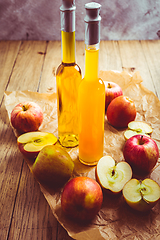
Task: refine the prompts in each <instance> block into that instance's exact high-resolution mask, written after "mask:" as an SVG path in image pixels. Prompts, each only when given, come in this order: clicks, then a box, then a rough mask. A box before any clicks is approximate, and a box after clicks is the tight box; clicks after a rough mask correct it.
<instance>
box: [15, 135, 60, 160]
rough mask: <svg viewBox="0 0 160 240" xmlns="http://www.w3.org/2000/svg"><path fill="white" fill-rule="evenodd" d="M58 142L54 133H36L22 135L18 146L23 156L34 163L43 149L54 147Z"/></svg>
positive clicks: (18, 140) (18, 139)
mask: <svg viewBox="0 0 160 240" xmlns="http://www.w3.org/2000/svg"><path fill="white" fill-rule="evenodd" d="M57 140H58V139H57V138H56V137H55V136H54V135H53V134H52V133H48V132H40V131H36V132H28V133H24V134H22V135H20V136H19V137H18V138H17V144H18V148H19V150H20V152H21V153H22V154H23V156H24V157H26V158H27V159H28V160H30V163H33V162H34V160H35V159H36V157H37V155H38V154H39V152H40V150H41V149H42V148H43V147H45V146H47V145H53V144H55V143H56V142H57Z"/></svg>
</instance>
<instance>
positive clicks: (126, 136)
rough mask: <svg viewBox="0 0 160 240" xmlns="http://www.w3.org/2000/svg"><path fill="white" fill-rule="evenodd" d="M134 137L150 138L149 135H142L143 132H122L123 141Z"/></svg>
mask: <svg viewBox="0 0 160 240" xmlns="http://www.w3.org/2000/svg"><path fill="white" fill-rule="evenodd" d="M135 135H145V136H148V137H150V135H149V134H146V133H143V132H136V131H134V130H130V129H127V130H126V131H125V132H124V138H125V140H128V139H129V138H131V137H133V136H135Z"/></svg>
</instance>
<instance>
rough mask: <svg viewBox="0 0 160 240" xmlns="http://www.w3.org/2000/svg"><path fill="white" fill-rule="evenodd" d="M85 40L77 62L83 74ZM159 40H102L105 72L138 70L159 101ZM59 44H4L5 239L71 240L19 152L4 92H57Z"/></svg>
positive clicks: (0, 189) (0, 169)
mask: <svg viewBox="0 0 160 240" xmlns="http://www.w3.org/2000/svg"><path fill="white" fill-rule="evenodd" d="M84 49H85V45H84V42H83V41H78V42H76V62H77V64H78V65H79V66H80V67H81V70H82V75H84V70H85V63H84ZM159 53H160V41H102V42H101V44H100V66H99V69H100V70H117V71H122V70H123V69H126V70H127V71H139V72H140V75H141V76H142V79H143V85H144V86H145V87H147V88H148V89H149V90H152V91H153V92H155V93H156V94H157V96H158V97H159V98H160V80H159V79H160V67H159V66H160V58H159ZM60 63H61V43H60V41H55V42H54V41H53V42H52V41H50V42H46V41H22V42H21V41H2V42H0V84H1V88H0V102H1V108H0V145H1V148H0V239H2V240H17V239H19V240H24V239H26V240H28V239H32V240H35V239H43V240H55V239H57V240H71V239H72V238H70V237H69V236H68V234H67V232H66V231H65V230H64V229H63V228H62V227H61V225H60V224H59V223H57V221H56V219H55V217H54V216H53V214H52V212H51V210H50V207H49V205H48V204H47V202H46V200H45V198H44V196H43V194H42V193H41V191H40V188H39V185H38V183H37V182H36V181H35V179H34V178H33V176H32V174H31V173H30V171H29V168H28V166H27V164H26V162H25V161H24V160H23V157H22V155H21V153H20V152H19V150H18V148H17V143H16V138H15V136H14V133H13V131H12V128H11V127H10V124H9V120H8V116H7V113H6V111H5V109H4V100H3V96H4V94H3V93H4V91H5V90H8V91H16V90H17V91H19V90H31V91H39V92H52V91H55V76H54V73H55V71H56V69H57V67H58V65H59V64H60Z"/></svg>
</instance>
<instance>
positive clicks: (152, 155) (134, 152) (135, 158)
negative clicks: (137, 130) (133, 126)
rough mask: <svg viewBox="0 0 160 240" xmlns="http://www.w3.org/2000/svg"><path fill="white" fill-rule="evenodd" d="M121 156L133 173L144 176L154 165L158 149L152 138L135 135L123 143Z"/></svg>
mask: <svg viewBox="0 0 160 240" xmlns="http://www.w3.org/2000/svg"><path fill="white" fill-rule="evenodd" d="M123 156H124V159H125V161H126V162H128V163H129V164H130V166H131V167H132V169H133V171H134V172H135V173H138V174H139V175H141V174H144V175H145V174H148V173H149V172H150V171H151V170H152V169H153V168H154V166H155V165H156V163H157V161H158V157H159V149H158V146H157V144H156V142H155V141H154V140H153V139H152V138H150V137H147V136H145V135H135V136H133V137H131V138H129V139H128V140H127V141H126V142H125V145H124V148H123Z"/></svg>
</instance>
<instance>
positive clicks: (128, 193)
mask: <svg viewBox="0 0 160 240" xmlns="http://www.w3.org/2000/svg"><path fill="white" fill-rule="evenodd" d="M122 193H123V197H124V199H125V201H126V203H127V204H128V205H129V206H130V207H131V208H133V209H135V210H138V211H141V212H144V211H148V210H150V209H151V208H152V207H154V206H155V205H156V203H157V202H158V200H159V199H160V186H159V185H158V183H157V182H155V181H154V180H152V179H149V178H146V179H144V180H143V181H141V180H137V179H135V178H133V179H131V180H130V181H129V182H127V183H126V185H125V186H124V188H123V191H122Z"/></svg>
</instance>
